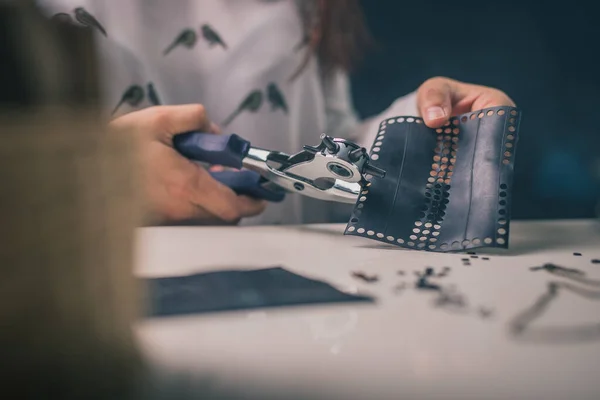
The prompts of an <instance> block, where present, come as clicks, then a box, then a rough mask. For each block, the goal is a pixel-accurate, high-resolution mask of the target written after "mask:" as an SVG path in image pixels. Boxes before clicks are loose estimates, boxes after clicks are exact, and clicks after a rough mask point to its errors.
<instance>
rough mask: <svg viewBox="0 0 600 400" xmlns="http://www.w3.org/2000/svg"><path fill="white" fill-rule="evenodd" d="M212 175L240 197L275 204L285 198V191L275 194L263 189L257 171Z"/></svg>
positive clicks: (223, 172)
mask: <svg viewBox="0 0 600 400" xmlns="http://www.w3.org/2000/svg"><path fill="white" fill-rule="evenodd" d="M210 175H211V176H212V177H213V178H214V179H215V180H217V181H219V182H221V183H222V184H224V185H225V186H228V187H230V188H231V189H232V190H233V191H234V192H235V193H237V194H240V195H246V196H250V197H254V198H257V199H264V200H267V201H271V202H274V203H277V202H280V201H282V200H283V199H284V198H285V192H283V190H281V191H276V192H275V191H272V190H269V189H265V188H264V187H262V185H261V176H260V174H259V173H257V172H255V171H250V170H244V171H218V172H211V173H210Z"/></svg>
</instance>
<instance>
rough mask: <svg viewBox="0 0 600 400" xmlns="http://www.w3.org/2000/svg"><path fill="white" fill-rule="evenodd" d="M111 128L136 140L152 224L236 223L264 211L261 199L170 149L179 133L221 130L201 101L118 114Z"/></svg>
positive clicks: (263, 202) (216, 131) (215, 132)
mask: <svg viewBox="0 0 600 400" xmlns="http://www.w3.org/2000/svg"><path fill="white" fill-rule="evenodd" d="M110 126H111V128H112V129H114V130H116V131H119V132H122V134H133V135H136V136H138V138H139V141H140V143H139V145H140V146H141V156H142V169H143V170H142V173H143V178H144V186H145V194H146V201H147V203H148V206H149V210H150V212H151V216H152V221H153V222H156V223H161V224H168V223H190V222H192V223H198V224H223V223H226V224H227V223H229V224H235V223H237V222H238V221H239V220H240V219H241V218H243V217H250V216H254V215H257V214H260V213H261V212H262V211H263V210H264V209H265V207H266V202H265V201H261V200H256V199H253V198H250V197H247V196H238V195H237V194H236V193H235V192H233V191H232V190H231V189H230V188H228V187H226V186H224V185H223V184H221V183H219V182H217V181H216V180H214V179H213V178H212V177H211V176H210V175H209V173H208V172H207V171H206V170H205V169H204V168H202V167H201V166H199V165H197V164H196V163H194V162H192V161H190V160H188V159H187V158H185V157H183V156H182V155H180V154H179V153H178V152H177V151H176V150H175V149H174V148H173V137H174V136H175V135H177V134H179V133H184V132H189V131H197V130H199V131H203V132H211V133H214V134H218V133H219V132H218V127H217V126H216V125H214V124H212V123H211V122H210V120H209V119H208V117H207V116H206V112H205V110H204V107H203V106H202V105H181V106H158V107H150V108H146V109H144V110H141V111H135V112H132V113H130V114H127V115H124V116H122V117H119V118H117V119H115V120H114V121H113V122H112V123H111V124H110Z"/></svg>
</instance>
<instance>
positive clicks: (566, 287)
mask: <svg viewBox="0 0 600 400" xmlns="http://www.w3.org/2000/svg"><path fill="white" fill-rule="evenodd" d="M530 270H531V271H534V272H537V271H545V272H547V273H549V274H552V275H553V276H557V277H560V278H563V279H566V280H567V281H563V280H561V281H550V282H548V283H547V285H546V288H545V290H544V292H543V293H542V294H540V296H539V297H538V298H537V299H536V300H535V301H534V302H533V304H532V305H530V306H529V307H527V308H526V309H524V310H523V311H521V312H520V313H519V314H518V315H517V316H515V317H514V318H513V319H512V320H511V322H510V324H509V329H510V333H511V334H512V335H513V337H515V338H516V339H518V340H521V341H528V342H538V343H571V342H573V343H578V342H582V341H583V342H585V341H596V340H600V319H599V320H596V321H593V322H589V323H583V324H575V325H563V326H561V325H550V326H548V325H543V324H541V323H538V322H537V320H538V319H539V318H540V317H541V316H542V315H543V314H544V313H545V312H546V311H548V309H549V308H550V307H551V306H552V304H554V303H555V302H556V301H557V300H558V299H559V298H560V294H561V293H563V292H565V291H566V292H570V293H571V294H574V295H576V296H579V297H582V298H585V299H588V300H590V301H600V280H595V279H590V278H588V277H586V274H585V272H584V271H582V270H579V269H575V268H569V267H563V266H560V265H556V264H552V263H547V264H544V265H541V266H536V267H532V268H530ZM569 281H571V282H569ZM574 311H575V312H576V310H574Z"/></svg>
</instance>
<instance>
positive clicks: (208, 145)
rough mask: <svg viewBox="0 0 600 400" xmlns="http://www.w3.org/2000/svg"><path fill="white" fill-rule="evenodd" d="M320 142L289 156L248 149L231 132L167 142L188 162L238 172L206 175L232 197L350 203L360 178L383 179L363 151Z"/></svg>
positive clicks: (326, 139)
mask: <svg viewBox="0 0 600 400" xmlns="http://www.w3.org/2000/svg"><path fill="white" fill-rule="evenodd" d="M320 139H321V143H320V144H319V145H318V146H316V147H313V146H304V149H303V150H302V151H300V152H298V153H296V154H292V155H288V154H285V153H282V152H278V151H271V150H266V149H261V148H257V147H253V146H252V145H251V143H250V142H249V141H247V140H245V139H243V138H241V137H240V136H238V135H236V134H231V135H215V134H211V133H202V132H187V133H183V134H180V135H176V136H175V137H174V138H173V144H174V147H175V149H176V150H177V151H178V152H179V153H181V154H182V155H183V156H185V157H187V158H189V159H191V160H193V161H198V162H202V163H206V164H210V165H221V166H223V167H229V168H233V169H237V170H241V171H235V170H229V171H228V170H225V171H216V172H211V175H212V176H213V178H215V179H216V180H217V181H219V182H221V183H223V184H225V185H226V186H229V187H230V188H231V189H232V190H233V191H235V192H236V193H237V194H240V195H248V196H252V197H255V198H260V199H264V200H268V201H273V202H279V201H282V200H283V199H284V197H285V195H286V193H299V194H302V195H304V196H309V197H313V198H316V199H320V200H327V201H334V202H340V203H350V204H354V203H356V201H357V199H358V197H359V195H360V193H361V192H362V191H363V190H364V189H365V188H366V187H367V186H369V185H370V183H369V181H368V180H367V179H366V177H368V176H369V175H370V176H376V177H379V178H383V177H384V176H385V171H384V170H382V169H380V168H377V167H376V166H374V165H372V164H371V158H370V157H369V154H368V152H367V150H366V149H365V148H363V147H360V146H358V145H357V144H355V143H353V142H351V141H348V140H345V139H340V138H333V137H330V136H328V135H326V134H323V135H321V137H320ZM242 168H243V169H242Z"/></svg>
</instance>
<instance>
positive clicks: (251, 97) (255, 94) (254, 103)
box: [221, 90, 263, 127]
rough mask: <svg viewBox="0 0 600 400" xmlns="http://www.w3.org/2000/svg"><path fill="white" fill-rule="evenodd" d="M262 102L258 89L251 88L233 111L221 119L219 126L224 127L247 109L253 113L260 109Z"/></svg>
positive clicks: (261, 95)
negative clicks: (223, 119)
mask: <svg viewBox="0 0 600 400" xmlns="http://www.w3.org/2000/svg"><path fill="white" fill-rule="evenodd" d="M262 103H263V94H262V91H260V90H253V91H252V92H250V94H248V95H247V96H246V98H245V99H244V100H243V101H242V102H241V103H240V105H239V106H238V107H237V108H236V109H235V111H234V112H233V113H232V114H231V115H230V116H229V117H227V118H226V119H225V121H223V123H222V124H221V126H223V127H225V126H227V125H229V124H230V123H232V122H233V120H234V119H236V118H237V117H238V115H240V114H241V113H242V112H244V111H249V112H251V113H255V112H257V111H258V110H259V109H260V106H262Z"/></svg>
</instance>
